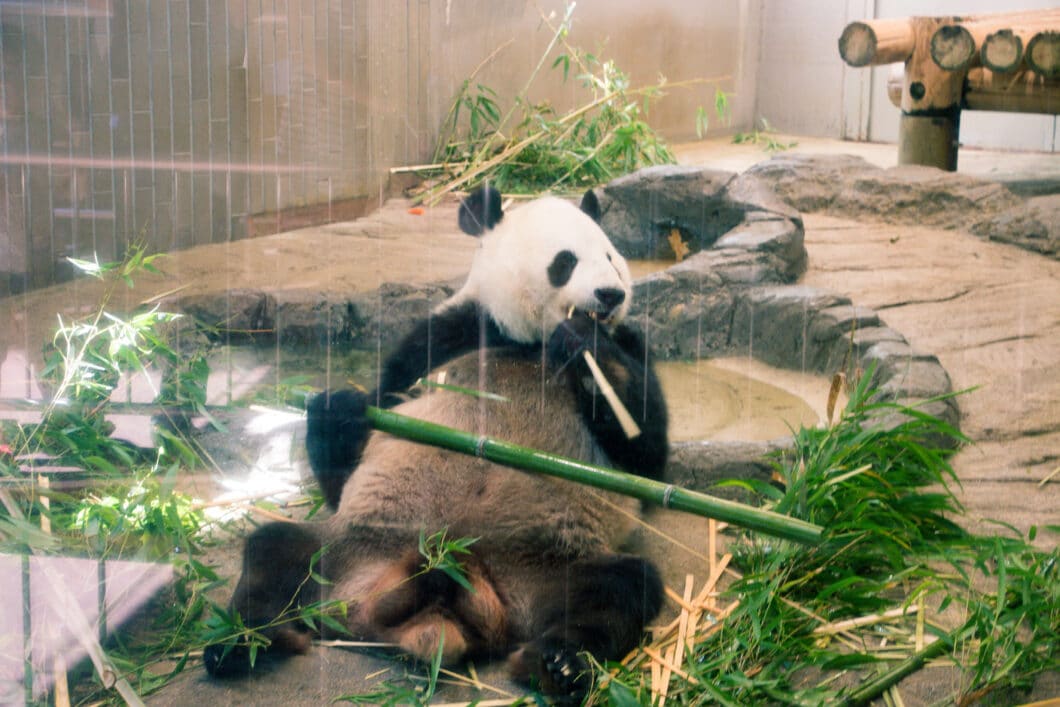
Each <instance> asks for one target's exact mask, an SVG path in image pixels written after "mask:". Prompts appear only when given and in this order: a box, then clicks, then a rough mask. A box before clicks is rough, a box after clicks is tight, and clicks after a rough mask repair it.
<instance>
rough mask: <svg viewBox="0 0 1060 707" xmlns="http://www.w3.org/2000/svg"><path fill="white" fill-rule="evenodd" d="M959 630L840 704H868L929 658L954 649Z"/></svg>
mask: <svg viewBox="0 0 1060 707" xmlns="http://www.w3.org/2000/svg"><path fill="white" fill-rule="evenodd" d="M956 634H957V632H956V631H955V632H953V633H951V634H946V635H943V636H939V637H938V638H937V639H936V640H935V642H934V643H931V644H929V645H927V646H926V647H925V648H923V649H922V650H921V651H920V652H919V653H914V654H913V655H911V656H909V657H908V658H906V659H905V660H903V661H902V662H901V663H899V664H898V665H896V666H894V667H893V668H892V669H890V670H888V671H887V672H885V673H883V674H882V675H879V676H877V677H875V678H873V679H871V680H869V681H868V682H867V683H865V684H864V685H862V686H861V687H859V688H858V689H857V690H855V691H854V692H852V693H850V696H848V697H847V698H846V699H845V700H843V701H842V702H841V703H840V705H841V707H858V706H859V705H864V704H868V703H869V702H871V701H872V700H874V699H876V698H877V697H879V696H880V695H882V694H883V693H884V692H885V691H887V690H888V689H890V688H891V687H893V686H894V685H897V684H898V683H899V682H901V681H902V680H903V679H904V678H905V677H906V676H907V675H911V674H912V673H915V672H916V671H917V670H920V669H921V668H922V667H924V665H925V664H927V662H928V661H929V660H934V659H935V658H938V657H939V656H941V655H943V654H944V653H948V652H949V651H951V650H953V645H954V642H955V641H956Z"/></svg>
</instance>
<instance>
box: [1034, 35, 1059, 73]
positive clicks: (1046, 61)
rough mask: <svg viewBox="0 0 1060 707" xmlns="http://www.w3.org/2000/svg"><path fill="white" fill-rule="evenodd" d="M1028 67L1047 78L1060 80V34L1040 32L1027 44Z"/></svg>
mask: <svg viewBox="0 0 1060 707" xmlns="http://www.w3.org/2000/svg"><path fill="white" fill-rule="evenodd" d="M1027 66H1029V67H1031V70H1032V71H1034V73H1036V74H1038V75H1040V76H1042V77H1044V78H1046V79H1056V78H1060V32H1057V31H1053V30H1050V31H1046V32H1039V33H1038V34H1036V35H1034V36H1033V37H1031V41H1029V42H1027Z"/></svg>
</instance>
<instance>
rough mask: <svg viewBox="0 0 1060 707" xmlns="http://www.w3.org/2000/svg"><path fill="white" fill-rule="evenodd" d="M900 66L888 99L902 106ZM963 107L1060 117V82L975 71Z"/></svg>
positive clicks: (1028, 73) (1026, 73) (1028, 72)
mask: <svg viewBox="0 0 1060 707" xmlns="http://www.w3.org/2000/svg"><path fill="white" fill-rule="evenodd" d="M902 88H903V77H902V71H901V65H899V64H896V65H895V71H893V72H892V73H891V75H890V76H889V77H888V78H887V97H888V98H890V99H891V103H893V104H894V105H895V106H898V107H900V106H901V105H902ZM963 107H964V108H965V109H967V110H993V111H1004V112H1015V113H1042V114H1045V115H1060V82H1056V81H1045V80H1044V79H1043V78H1042V77H1041V76H1039V75H1038V74H1036V73H1034V72H1033V71H1031V70H1030V69H1023V70H1022V71H1017V72H1015V73H1012V72H1005V73H1001V72H993V71H990V70H989V69H986V68H984V67H979V68H975V69H972V70H970V71H969V72H968V74H967V77H966V79H965V91H964V101H963Z"/></svg>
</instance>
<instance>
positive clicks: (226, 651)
mask: <svg viewBox="0 0 1060 707" xmlns="http://www.w3.org/2000/svg"><path fill="white" fill-rule="evenodd" d="M202 662H203V664H205V666H206V672H207V673H209V674H210V677H214V678H233V677H239V676H242V675H247V674H248V673H250V671H251V670H252V669H253V667H252V666H251V664H250V649H249V648H248V647H247V646H246V645H238V644H237V645H234V646H232V645H224V644H222V643H212V644H210V645H208V646H206V649H205V650H204V651H203V652H202Z"/></svg>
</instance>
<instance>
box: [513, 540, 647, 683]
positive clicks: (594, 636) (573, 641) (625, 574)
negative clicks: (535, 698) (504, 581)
mask: <svg viewBox="0 0 1060 707" xmlns="http://www.w3.org/2000/svg"><path fill="white" fill-rule="evenodd" d="M551 573H552V575H553V577H554V579H553V580H552V582H551V583H548V584H545V585H544V586H543V587H542V589H543V591H542V593H541V594H539V595H538V597H537V602H536V605H537V606H538V607H539V609H538V611H537V614H536V621H535V623H536V626H535V627H534V632H533V634H532V637H531V639H530V640H529V641H527V642H526V643H525V644H523V645H522V646H521V647H520V648H519V649H518V650H517V651H516V652H515V653H513V654H512V655H511V657H510V658H509V661H508V667H509V670H510V671H511V674H512V677H513V678H514V679H516V680H518V681H520V682H523V683H526V684H529V685H531V686H533V687H536V688H537V689H539V690H540V691H541V692H543V693H544V694H546V695H549V696H550V697H552V698H554V699H556V700H558V701H560V702H561V703H564V704H577V703H579V702H581V701H582V700H583V699H584V698H585V696H586V695H587V694H588V692H589V690H590V688H591V687H592V672H591V669H590V666H589V663H588V661H586V659H585V658H584V657H583V656H582V655H581V653H583V652H589V653H591V654H593V656H594V657H596V659H597V660H600V661H607V660H617V659H619V658H621V657H622V656H623V655H625V654H626V653H628V652H629V651H630V650H632V649H633V648H634V647H635V646H636V645H637V644H638V643H639V642H640V639H641V636H642V635H643V633H644V628H645V627H646V626H647V624H648V622H649V621H651V620H652V619H654V618H655V616H656V615H657V614H658V613H659V609H660V608H661V607H662V601H663V586H662V580H661V579H660V578H659V572H658V570H657V569H656V568H655V566H654V565H652V564H651V563H650V562H648V561H647V560H644V559H642V558H639V557H633V556H628V555H613V556H608V557H601V558H594V559H591V560H579V561H573V562H571V563H570V564H569V565H567V566H566V567H564V568H560V569H558V571H557V568H553V569H552V572H551ZM546 592H547V594H546Z"/></svg>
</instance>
